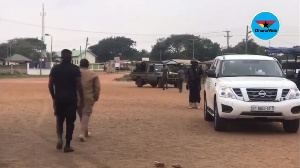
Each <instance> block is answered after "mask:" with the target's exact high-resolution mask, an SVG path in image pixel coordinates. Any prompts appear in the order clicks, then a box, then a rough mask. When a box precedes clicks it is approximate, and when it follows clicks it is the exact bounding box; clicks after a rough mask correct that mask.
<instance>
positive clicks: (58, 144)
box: [56, 141, 63, 150]
mask: <svg viewBox="0 0 300 168" xmlns="http://www.w3.org/2000/svg"><path fill="white" fill-rule="evenodd" d="M62 148H63V141H58V142H57V144H56V149H57V150H61V149H62Z"/></svg>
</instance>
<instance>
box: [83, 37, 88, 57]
mask: <svg viewBox="0 0 300 168" xmlns="http://www.w3.org/2000/svg"><path fill="white" fill-rule="evenodd" d="M88 42H89V38H88V37H87V38H86V43H85V53H84V58H85V57H86V49H87V46H88Z"/></svg>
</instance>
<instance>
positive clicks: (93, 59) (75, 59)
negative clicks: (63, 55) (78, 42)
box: [72, 52, 96, 65]
mask: <svg viewBox="0 0 300 168" xmlns="http://www.w3.org/2000/svg"><path fill="white" fill-rule="evenodd" d="M84 58H86V59H87V60H88V61H89V62H90V64H93V63H96V57H95V56H94V55H93V54H91V53H89V52H87V53H86V56H85V54H84V53H82V55H81V56H76V57H72V61H73V64H75V65H79V63H80V60H81V59H84Z"/></svg>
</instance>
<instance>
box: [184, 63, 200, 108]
mask: <svg viewBox="0 0 300 168" xmlns="http://www.w3.org/2000/svg"><path fill="white" fill-rule="evenodd" d="M198 64H199V62H198V60H196V59H192V60H191V67H190V68H189V69H188V70H187V72H186V78H187V85H186V89H188V90H190V95H189V102H190V105H189V109H192V108H197V109H199V108H200V107H199V104H200V100H201V98H200V91H201V76H202V75H203V70H202V68H200V67H199V65H198Z"/></svg>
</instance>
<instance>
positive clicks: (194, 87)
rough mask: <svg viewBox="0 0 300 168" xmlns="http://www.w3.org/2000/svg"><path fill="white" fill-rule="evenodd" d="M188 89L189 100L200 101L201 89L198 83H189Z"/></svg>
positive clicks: (191, 101) (192, 101)
mask: <svg viewBox="0 0 300 168" xmlns="http://www.w3.org/2000/svg"><path fill="white" fill-rule="evenodd" d="M189 90H190V96H189V102H190V103H200V91H201V86H200V84H189Z"/></svg>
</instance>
